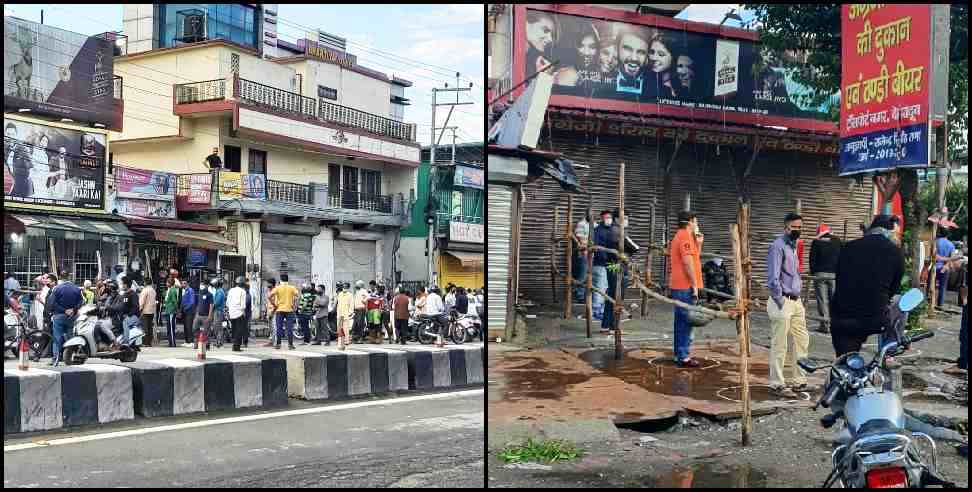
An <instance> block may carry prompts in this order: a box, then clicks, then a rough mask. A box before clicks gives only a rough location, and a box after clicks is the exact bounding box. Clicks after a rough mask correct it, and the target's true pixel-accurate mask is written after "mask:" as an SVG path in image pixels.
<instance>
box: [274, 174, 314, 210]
mask: <svg viewBox="0 0 972 492" xmlns="http://www.w3.org/2000/svg"><path fill="white" fill-rule="evenodd" d="M267 197H268V198H269V199H270V200H277V201H281V202H290V203H300V204H303V205H313V203H314V200H313V196H312V194H311V188H310V185H305V184H299V183H288V182H286V181H277V180H275V179H268V180H267Z"/></svg>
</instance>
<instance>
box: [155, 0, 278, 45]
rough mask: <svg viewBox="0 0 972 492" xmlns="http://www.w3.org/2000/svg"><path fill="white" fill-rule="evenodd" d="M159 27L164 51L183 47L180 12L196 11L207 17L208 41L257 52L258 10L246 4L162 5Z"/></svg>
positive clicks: (160, 40)
mask: <svg viewBox="0 0 972 492" xmlns="http://www.w3.org/2000/svg"><path fill="white" fill-rule="evenodd" d="M158 8H159V26H160V27H161V36H159V42H160V44H161V47H163V48H166V47H172V46H177V45H178V44H180V43H179V42H178V41H177V40H176V38H178V37H179V28H180V26H179V25H178V23H179V22H180V21H181V19H180V16H179V15H178V13H179V12H181V11H187V10H193V9H197V10H199V11H200V12H203V11H204V12H205V15H206V33H205V34H206V39H224V40H226V41H231V42H234V43H237V44H240V45H243V46H249V47H250V48H253V49H257V33H258V32H259V29H257V25H256V18H257V17H258V16H257V15H255V10H254V9H255V8H254V7H252V6H249V5H245V4H192V5H189V4H161V5H159V6H158Z"/></svg>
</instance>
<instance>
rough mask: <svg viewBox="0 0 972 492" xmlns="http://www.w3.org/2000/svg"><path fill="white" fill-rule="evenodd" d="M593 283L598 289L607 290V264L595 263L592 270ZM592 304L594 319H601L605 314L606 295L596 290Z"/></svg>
mask: <svg viewBox="0 0 972 492" xmlns="http://www.w3.org/2000/svg"><path fill="white" fill-rule="evenodd" d="M591 283H592V284H593V286H594V287H596V288H598V289H601V290H607V288H608V279H607V267H606V266H604V265H601V266H598V265H594V271H592V272H591ZM591 306H592V309H593V311H594V319H601V318H602V317H603V316H604V297H602V296H601V294H598V293H596V292H595V293H594V298H593V299H592V300H591Z"/></svg>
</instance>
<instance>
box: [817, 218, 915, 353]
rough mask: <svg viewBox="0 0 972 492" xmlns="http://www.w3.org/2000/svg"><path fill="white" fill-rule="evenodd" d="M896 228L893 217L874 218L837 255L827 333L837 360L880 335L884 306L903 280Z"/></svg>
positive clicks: (883, 318)
mask: <svg viewBox="0 0 972 492" xmlns="http://www.w3.org/2000/svg"><path fill="white" fill-rule="evenodd" d="M897 226H898V218H897V217H895V216H893V215H878V216H877V217H875V218H874V221H873V222H872V223H871V227H870V228H869V229H868V230H867V233H866V234H865V235H864V237H862V238H860V239H857V240H855V241H851V242H849V243H847V245H846V246H844V247H843V248H842V249H841V251H840V257H839V258H838V259H837V288H836V290H835V291H834V301H833V305H832V306H831V308H830V315H831V327H830V331H831V337H832V340H833V343H834V351H835V352H836V353H837V356H838V357H840V356H841V355H844V354H846V353H849V352H859V351H860V350H861V347H862V346H864V343H865V342H866V341H867V338H868V337H869V336H871V335H877V334H880V333H882V332H883V331H884V327H885V325H886V323H887V321H888V314H889V313H888V312H887V309H888V303H889V302H890V301H891V297H892V296H894V295H895V294H897V293H898V291H899V290H900V289H901V278H902V277H903V276H904V254H902V252H901V248H899V247H898V245H897V244H896V243H895V242H894V241H895V240H896V238H897V236H896V235H895V231H896V230H897Z"/></svg>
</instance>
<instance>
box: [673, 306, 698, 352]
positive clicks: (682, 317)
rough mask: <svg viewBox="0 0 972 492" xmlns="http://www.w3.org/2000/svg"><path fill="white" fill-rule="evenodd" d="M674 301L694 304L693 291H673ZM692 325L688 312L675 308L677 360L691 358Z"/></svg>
mask: <svg viewBox="0 0 972 492" xmlns="http://www.w3.org/2000/svg"><path fill="white" fill-rule="evenodd" d="M672 299H675V300H676V301H682V302H684V303H686V304H692V303H693V299H692V289H672ZM692 338H693V337H692V325H691V324H690V323H689V317H688V310H687V309H685V308H680V307H678V306H675V360H676V361H683V360H685V359H688V358H689V352H690V351H691V350H692Z"/></svg>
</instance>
